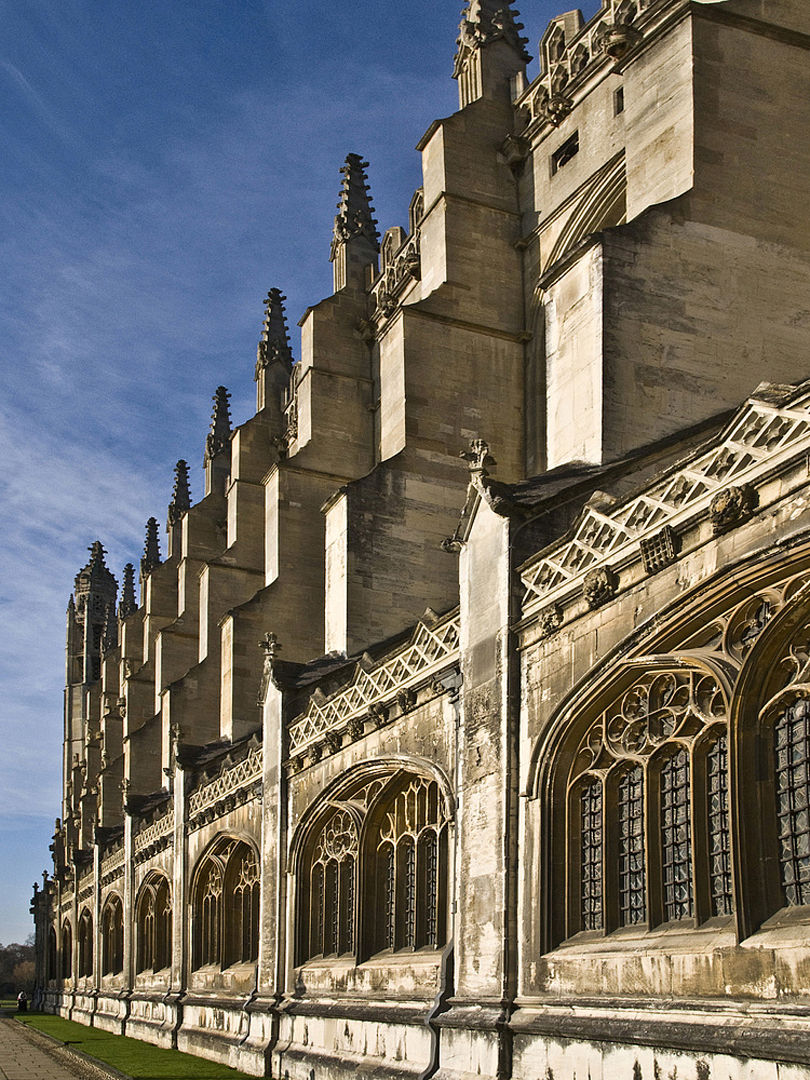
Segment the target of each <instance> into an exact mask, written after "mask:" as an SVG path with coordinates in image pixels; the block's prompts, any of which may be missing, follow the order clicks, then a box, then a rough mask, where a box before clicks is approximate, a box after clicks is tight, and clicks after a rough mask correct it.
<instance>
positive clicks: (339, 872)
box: [299, 774, 448, 962]
mask: <svg viewBox="0 0 810 1080" xmlns="http://www.w3.org/2000/svg"><path fill="white" fill-rule="evenodd" d="M447 827H448V819H447V815H446V812H445V809H444V801H443V798H442V795H441V792H440V790H439V785H438V783H437V782H436V781H435V780H428V779H426V778H424V777H418V776H414V775H412V774H407V775H406V776H405V777H403V778H402V779H401V780H399V782H397V783H393V782H392V779H391V778H390V777H389V778H388V779H387V780H380V779H377V780H374V781H372V782H371V783H369V784H366V785H365V786H364V787H362V788H359V789H357V790H355V791H354V792H353V793H352V794H351V795H350V797H349V798H347V799H345V800H343V801H341V802H339V803H337V802H336V803H334V804H333V805H332V806H331V808H330V809H329V811H328V812H327V813H326V814H325V816H324V817H322V819H321V823H320V824H319V825H318V826H317V828H316V829H315V830H314V831H313V834H312V836H311V839H310V840H309V841H308V843H307V848H306V849H305V852H304V855H303V857H302V864H301V868H300V874H299V962H303V961H305V960H308V959H313V958H315V957H321V956H323V957H327V956H343V955H356V954H357V953H358V952H359V951H360V950H361V949H363V950H364V951H365V952H368V953H373V952H379V951H381V950H385V949H389V950H392V951H396V950H400V949H421V948H432V949H435V948H438V947H440V946H441V945H442V944H443V943H444V937H445V934H446V929H445V925H446V915H445V907H446V903H447V900H446V896H447V885H446V877H447V835H446V834H447ZM361 940H362V941H363V942H364V944H363V945H361Z"/></svg>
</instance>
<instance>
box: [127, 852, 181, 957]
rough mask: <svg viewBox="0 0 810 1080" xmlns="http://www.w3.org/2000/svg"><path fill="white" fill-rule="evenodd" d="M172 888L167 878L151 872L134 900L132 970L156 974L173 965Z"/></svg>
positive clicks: (154, 871)
mask: <svg viewBox="0 0 810 1080" xmlns="http://www.w3.org/2000/svg"><path fill="white" fill-rule="evenodd" d="M173 923H174V919H173V905H172V889H171V883H170V882H169V879H168V877H167V876H166V875H165V874H164V873H161V872H160V871H159V870H153V871H151V872H150V873H149V874H147V876H146V877H145V878H144V880H143V882H142V884H141V887H140V889H139V890H138V895H137V897H136V900H135V971H136V973H137V974H138V975H144V974H150V973H151V974H152V975H156V974H157V973H158V972H159V971H166V970H167V969H169V968H170V967H171V964H172V947H173V944H172V943H173V932H174V926H173Z"/></svg>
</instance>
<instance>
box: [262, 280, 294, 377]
mask: <svg viewBox="0 0 810 1080" xmlns="http://www.w3.org/2000/svg"><path fill="white" fill-rule="evenodd" d="M286 299H287V297H286V296H282V294H281V290H280V289H271V290H270V292H269V293H268V294H267V297H266V298H265V301H264V325H263V327H262V339H261V341H260V342H259V348H258V352H257V355H256V372H255V375H254V379H258V378H259V373H260V372H261V371H262V370H263V369H264V368H266V367H268V365H270V364H275V363H278V364H281V365H282V366H283V367H284V369H285V371H286V372H287V374H288V375H289V374H290V372H291V371H292V366H293V355H292V349H291V348H290V335H289V332H288V330H287V319H286V316H285V314H284V301H285V300H286Z"/></svg>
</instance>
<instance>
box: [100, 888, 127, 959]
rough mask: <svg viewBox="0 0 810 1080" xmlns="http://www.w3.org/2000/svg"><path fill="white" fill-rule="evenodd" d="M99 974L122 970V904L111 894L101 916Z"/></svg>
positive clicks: (119, 899)
mask: <svg viewBox="0 0 810 1080" xmlns="http://www.w3.org/2000/svg"><path fill="white" fill-rule="evenodd" d="M101 939H102V940H101V949H102V951H101V974H102V975H118V974H120V972H122V971H123V970H124V906H123V904H122V903H121V897H120V896H118V895H115V894H113V896H111V897H110V898H109V900H108V901H107V903H106V904H105V905H104V912H103V914H102V917H101Z"/></svg>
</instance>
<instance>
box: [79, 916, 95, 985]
mask: <svg viewBox="0 0 810 1080" xmlns="http://www.w3.org/2000/svg"><path fill="white" fill-rule="evenodd" d="M92 974H93V916H92V915H91V914H90V912H89V910H88V909H87V908H85V909H84V910H83V911H82V913H81V915H80V916H79V978H80V979H86V978H89V977H90V976H91V975H92Z"/></svg>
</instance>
